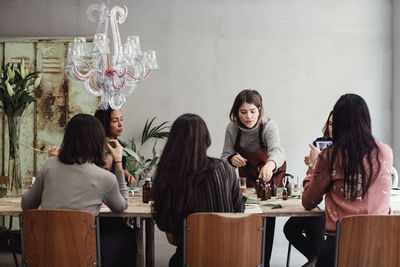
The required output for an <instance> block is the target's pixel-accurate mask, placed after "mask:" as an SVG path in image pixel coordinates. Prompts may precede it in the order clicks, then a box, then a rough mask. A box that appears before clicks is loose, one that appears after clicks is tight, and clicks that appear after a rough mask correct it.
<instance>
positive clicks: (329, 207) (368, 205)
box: [302, 142, 393, 236]
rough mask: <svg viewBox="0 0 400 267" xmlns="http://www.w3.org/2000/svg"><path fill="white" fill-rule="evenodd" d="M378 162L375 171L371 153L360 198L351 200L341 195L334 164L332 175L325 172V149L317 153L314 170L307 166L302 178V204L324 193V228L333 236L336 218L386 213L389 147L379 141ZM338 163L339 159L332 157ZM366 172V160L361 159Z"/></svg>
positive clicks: (339, 173)
mask: <svg viewBox="0 0 400 267" xmlns="http://www.w3.org/2000/svg"><path fill="white" fill-rule="evenodd" d="M377 145H378V147H379V150H380V153H379V162H380V164H381V167H380V171H379V173H378V170H377V169H378V162H377V161H376V156H375V155H376V152H375V153H373V154H372V166H373V171H374V173H373V176H372V179H371V182H370V185H369V188H368V191H367V193H366V194H365V196H364V199H362V198H361V195H360V197H358V198H357V199H356V200H354V201H352V200H350V199H345V197H344V194H343V189H344V178H343V171H342V170H341V169H338V168H335V167H334V169H333V171H332V175H331V174H330V173H329V166H330V163H329V161H328V155H327V154H326V153H320V154H319V156H318V161H317V164H316V166H315V169H314V170H311V171H310V172H309V174H308V175H307V177H306V178H305V179H304V181H303V186H304V192H303V197H302V204H303V207H304V208H305V209H307V210H310V209H313V208H315V207H316V206H317V205H318V204H319V203H320V202H321V201H322V197H323V195H324V194H326V195H325V216H326V226H325V227H326V232H327V233H328V235H331V236H335V235H336V233H335V230H336V221H337V220H341V219H342V218H343V217H345V216H348V215H354V214H390V213H391V210H390V190H391V186H392V166H393V153H392V149H391V148H390V147H389V146H388V145H385V144H383V143H378V142H377ZM336 162H337V163H339V164H335V165H336V166H340V165H341V164H340V159H338V160H336ZM364 164H365V165H364V166H365V169H366V172H367V174H368V173H369V165H368V161H367V160H366V159H365V160H364Z"/></svg>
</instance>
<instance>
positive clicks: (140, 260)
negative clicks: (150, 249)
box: [135, 217, 144, 267]
mask: <svg viewBox="0 0 400 267" xmlns="http://www.w3.org/2000/svg"><path fill="white" fill-rule="evenodd" d="M135 220H136V225H135V232H136V249H137V253H136V266H137V267H144V250H143V241H144V240H143V219H141V218H140V217H137V218H135Z"/></svg>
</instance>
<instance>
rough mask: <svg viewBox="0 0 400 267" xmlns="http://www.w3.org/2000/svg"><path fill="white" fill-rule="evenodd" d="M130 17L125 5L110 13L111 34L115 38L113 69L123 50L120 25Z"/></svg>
mask: <svg viewBox="0 0 400 267" xmlns="http://www.w3.org/2000/svg"><path fill="white" fill-rule="evenodd" d="M127 16H128V8H127V7H126V6H125V5H123V6H122V7H121V6H115V7H113V8H112V9H111V12H110V25H111V33H112V37H113V41H114V43H113V47H112V49H113V52H112V58H111V68H114V66H115V64H116V62H117V59H118V56H119V53H121V52H122V51H120V49H121V37H120V35H119V29H118V24H122V23H123V22H124V21H125V19H126V17H127Z"/></svg>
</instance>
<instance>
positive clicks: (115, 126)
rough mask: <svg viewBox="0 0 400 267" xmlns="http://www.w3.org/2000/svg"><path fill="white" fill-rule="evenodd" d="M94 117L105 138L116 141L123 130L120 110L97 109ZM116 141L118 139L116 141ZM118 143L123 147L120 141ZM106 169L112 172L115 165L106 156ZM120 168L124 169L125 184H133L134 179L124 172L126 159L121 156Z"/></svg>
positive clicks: (110, 158) (109, 157)
mask: <svg viewBox="0 0 400 267" xmlns="http://www.w3.org/2000/svg"><path fill="white" fill-rule="evenodd" d="M94 116H95V117H96V118H97V119H98V120H99V121H100V122H101V124H102V125H103V127H104V131H105V133H106V137H108V138H110V139H117V138H118V137H119V136H121V135H122V130H123V126H124V125H123V117H122V112H121V111H120V110H113V109H111V108H110V107H109V108H108V109H106V110H103V109H98V110H96V113H95V114H94ZM117 140H118V139H117ZM118 142H119V143H120V144H121V145H122V146H124V145H123V144H122V143H121V141H119V140H118ZM106 168H107V169H108V170H109V171H111V172H114V170H115V164H114V163H113V161H112V157H111V156H106ZM122 168H123V169H124V175H125V179H126V180H127V182H129V183H132V184H134V183H135V179H134V177H133V175H132V174H130V173H129V172H128V171H127V170H126V157H125V156H122Z"/></svg>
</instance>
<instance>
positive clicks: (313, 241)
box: [283, 111, 332, 266]
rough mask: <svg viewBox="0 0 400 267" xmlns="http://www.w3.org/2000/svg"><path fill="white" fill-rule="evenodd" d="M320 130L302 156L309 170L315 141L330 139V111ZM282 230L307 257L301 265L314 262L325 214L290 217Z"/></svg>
mask: <svg viewBox="0 0 400 267" xmlns="http://www.w3.org/2000/svg"><path fill="white" fill-rule="evenodd" d="M322 132H323V133H324V136H322V137H319V138H317V139H316V140H315V141H314V142H313V145H312V146H311V145H310V146H311V152H310V155H308V156H305V157H304V163H305V164H306V165H307V166H309V170H310V168H311V166H312V165H313V163H314V161H315V160H316V158H317V156H318V152H319V151H318V150H317V149H316V145H317V144H316V142H317V141H331V140H332V111H331V112H330V113H329V116H328V120H327V121H326V123H325V126H324V128H323V130H322ZM307 173H308V171H307ZM283 232H284V233H285V236H286V238H287V240H288V241H289V242H290V244H291V245H293V246H294V247H295V248H296V249H297V250H298V251H300V252H301V253H302V254H303V255H304V256H305V257H306V258H307V260H308V262H307V263H306V264H305V265H303V266H307V265H308V264H311V263H312V262H314V263H315V262H316V259H317V258H316V256H317V252H318V248H319V246H320V244H321V242H322V240H323V236H324V232H325V216H317V217H291V218H290V219H289V220H288V221H287V222H286V223H285V226H284V228H283Z"/></svg>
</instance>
